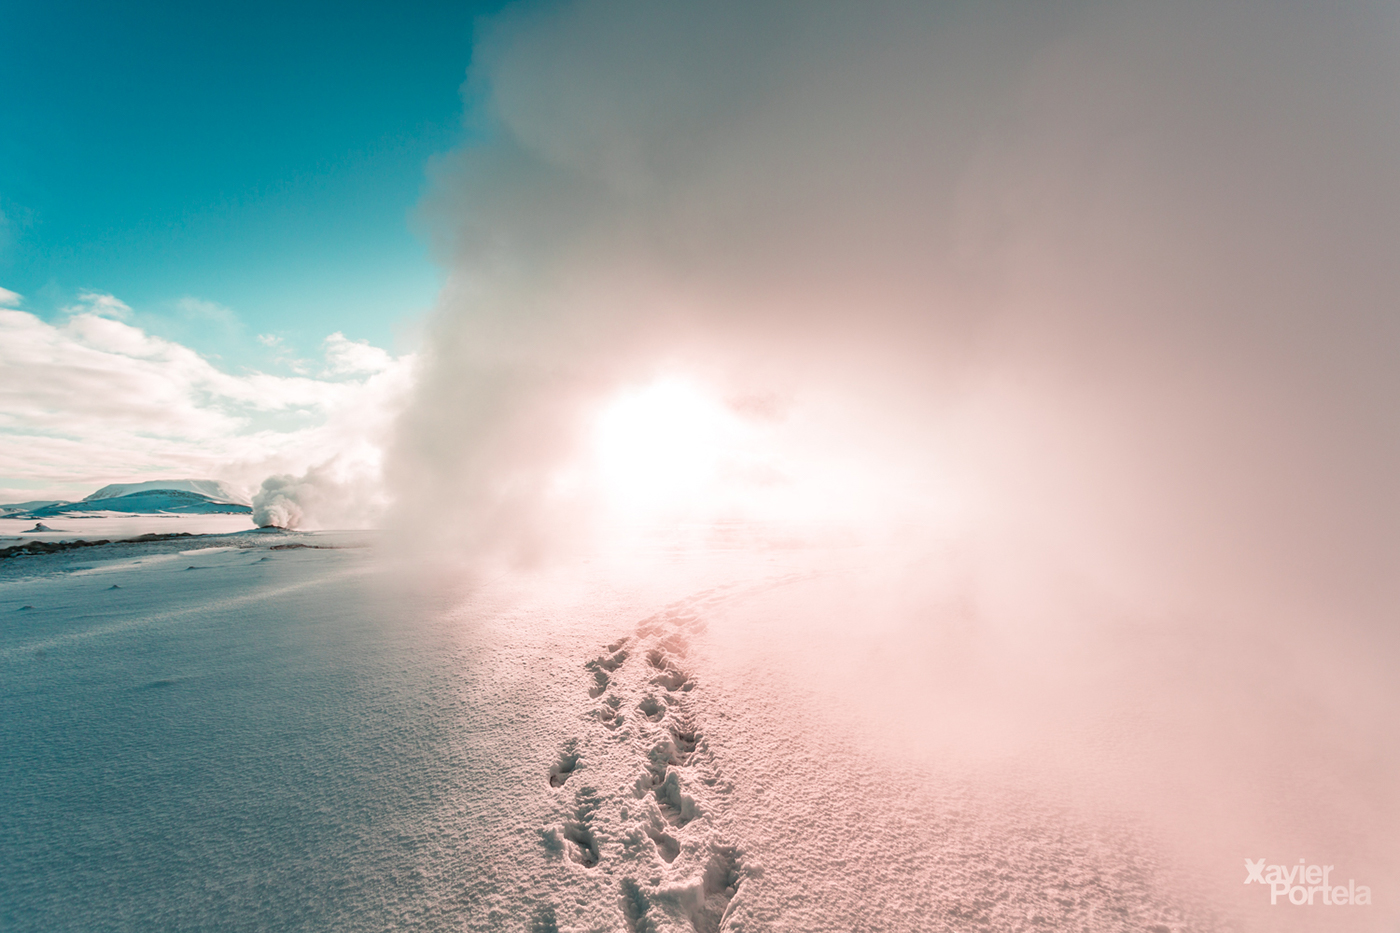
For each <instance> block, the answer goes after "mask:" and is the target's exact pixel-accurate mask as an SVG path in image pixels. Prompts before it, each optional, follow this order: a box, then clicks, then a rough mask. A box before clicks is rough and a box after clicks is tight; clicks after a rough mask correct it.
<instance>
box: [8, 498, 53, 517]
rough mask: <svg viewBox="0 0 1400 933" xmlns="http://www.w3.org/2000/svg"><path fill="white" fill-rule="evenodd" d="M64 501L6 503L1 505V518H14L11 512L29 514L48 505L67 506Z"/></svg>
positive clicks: (41, 500)
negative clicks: (32, 510)
mask: <svg viewBox="0 0 1400 933" xmlns="http://www.w3.org/2000/svg"><path fill="white" fill-rule="evenodd" d="M67 504H68V503H67V500H64V499H30V500H29V501H28V502H6V503H3V504H0V517H3V518H12V517H14V516H12V515H10V513H11V512H26V513H27V512H29V511H30V510H31V509H42V508H43V507H44V506H46V505H67Z"/></svg>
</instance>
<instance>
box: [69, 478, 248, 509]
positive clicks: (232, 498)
mask: <svg viewBox="0 0 1400 933" xmlns="http://www.w3.org/2000/svg"><path fill="white" fill-rule="evenodd" d="M158 490H167V491H176V490H178V491H183V492H193V493H197V494H199V495H201V496H204V497H205V498H206V499H212V500H214V501H215V502H232V503H236V504H238V505H251V504H252V503H251V502H250V501H249V500H248V499H247V497H245V496H240V495H239V494H238V493H236V492H234V491H233V490H232V489H230V488H229V487H228V486H226V485H224V484H223V483H221V482H219V481H218V480H215V479H153V480H147V481H146V482H144V483H110V484H109V485H106V486H103V487H102V488H101V489H99V490H97V492H94V493H92V494H91V495H89V496H84V497H83V501H84V502H91V501H93V500H95V499H116V498H120V497H125V496H129V495H131V494H133V493H138V492H149V491H158Z"/></svg>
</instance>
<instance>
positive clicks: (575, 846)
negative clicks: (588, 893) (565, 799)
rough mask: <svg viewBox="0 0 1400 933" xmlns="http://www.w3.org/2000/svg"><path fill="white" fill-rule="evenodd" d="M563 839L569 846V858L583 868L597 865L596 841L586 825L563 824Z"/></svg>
mask: <svg viewBox="0 0 1400 933" xmlns="http://www.w3.org/2000/svg"><path fill="white" fill-rule="evenodd" d="M564 839H565V841H567V842H568V843H569V844H570V846H569V849H568V853H569V858H571V859H573V860H574V861H575V862H578V863H579V864H580V865H582V866H583V867H584V868H592V867H593V866H594V865H597V864H598V858H599V856H598V840H597V838H596V837H594V835H593V831H592V830H591V829H589V828H588V825H587V824H586V823H572V822H570V823H565V824H564Z"/></svg>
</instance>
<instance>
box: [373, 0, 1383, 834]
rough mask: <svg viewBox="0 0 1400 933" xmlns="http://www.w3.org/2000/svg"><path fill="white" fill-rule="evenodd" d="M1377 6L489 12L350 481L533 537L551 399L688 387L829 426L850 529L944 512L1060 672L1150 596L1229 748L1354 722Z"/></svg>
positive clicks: (1370, 540)
mask: <svg viewBox="0 0 1400 933" xmlns="http://www.w3.org/2000/svg"><path fill="white" fill-rule="evenodd" d="M1396 25H1397V22H1396V17H1395V14H1394V12H1393V11H1392V10H1390V9H1389V8H1386V7H1383V6H1379V5H1370V4H1364V3H1355V4H1351V3H1348V4H1341V5H1336V4H1327V5H1323V4H1307V3H1283V4H1279V3H1262V2H1261V3H1254V2H1239V3H1192V2H1188V3H1179V4H1149V3H1126V4H1101V3H1094V2H1066V3H1050V4H1018V3H1010V2H1006V3H999V2H992V3H975V4H974V3H966V4H958V3H951V4H937V5H935V4H927V3H901V2H880V3H875V4H862V5H848V4H835V3H830V4H828V3H804V4H787V3H762V2H759V3H750V2H746V3H722V2H721V3H710V4H701V5H681V4H674V5H673V4H652V3H640V2H636V3H632V2H578V3H568V4H561V5H557V6H549V7H541V8H535V7H531V8H529V9H528V10H524V11H521V12H515V13H507V14H505V15H504V16H502V17H501V18H500V19H499V20H497V21H496V22H495V23H494V24H493V25H492V26H491V28H489V29H488V30H487V31H486V32H485V33H484V38H483V39H482V42H481V45H480V48H479V50H478V57H477V61H478V64H477V66H476V67H475V70H474V71H473V73H472V76H471V80H470V82H469V89H470V91H471V92H472V95H473V96H474V97H475V98H476V99H480V100H484V101H485V111H486V114H485V116H484V118H483V119H484V120H485V122H486V124H487V128H488V130H489V134H488V135H489V138H490V141H489V142H486V143H482V144H479V145H475V146H472V147H470V148H466V149H464V150H462V151H459V152H457V153H455V154H453V155H452V156H451V157H449V158H447V159H445V160H444V161H443V162H442V163H441V164H440V165H439V166H438V169H437V176H436V183H435V188H434V193H433V194H432V196H431V197H430V198H429V200H428V201H427V202H426V204H425V206H424V212H425V215H426V217H427V219H428V221H429V223H430V225H431V226H432V227H433V229H434V230H435V231H436V236H437V240H436V248H437V250H438V252H439V255H440V256H441V259H442V261H443V262H444V263H445V264H446V265H447V267H448V268H449V270H450V279H449V284H448V286H447V288H446V289H445V291H444V293H443V296H442V299H441V307H440V309H439V313H438V315H437V318H436V322H435V326H434V330H433V333H432V337H431V341H430V350H429V353H428V359H427V365H426V368H425V373H424V376H423V378H422V380H421V382H420V384H419V389H418V395H417V398H416V401H415V403H414V405H413V407H412V408H411V410H410V411H409V414H408V416H407V417H406V418H405V419H404V421H403V422H402V430H401V436H400V443H399V445H398V447H397V450H396V452H395V455H394V459H393V463H392V466H391V475H392V477H393V480H394V482H395V488H396V492H397V494H398V496H399V497H400V500H401V502H402V503H403V504H404V512H405V514H406V515H408V516H409V517H411V518H417V517H420V516H426V515H428V514H430V513H432V514H441V512H442V510H444V509H445V510H446V511H447V512H448V514H450V515H451V517H452V520H451V521H449V522H446V523H443V524H445V525H446V526H447V527H450V528H452V529H454V531H455V533H456V534H458V535H459V536H460V537H459V540H458V541H457V542H456V543H457V544H459V545H463V546H466V547H468V548H472V549H476V550H478V551H479V550H480V549H495V548H500V547H506V548H508V549H514V550H516V551H519V552H524V553H535V552H537V551H538V550H539V549H540V548H542V547H546V546H548V545H549V544H551V543H556V542H558V541H559V540H560V539H561V538H564V537H567V536H569V535H570V534H572V533H573V530H574V529H576V528H577V527H580V524H581V522H582V519H583V517H584V516H585V513H586V512H587V507H586V504H581V501H582V500H579V499H571V498H569V496H568V495H567V494H565V493H562V492H560V491H559V490H560V489H561V486H560V483H559V479H558V478H559V476H560V471H561V469H563V468H564V467H565V466H566V465H567V464H568V463H570V462H571V460H573V459H574V458H576V457H577V456H578V455H579V451H580V449H581V448H582V446H583V445H584V444H585V443H586V440H587V431H588V423H589V422H588V415H589V413H590V412H593V411H595V410H596V409H597V408H598V406H600V405H602V404H604V403H605V402H606V400H607V399H608V398H609V397H611V396H612V395H613V394H614V393H616V392H617V391H618V390H619V389H620V388H622V387H625V386H629V385H637V384H644V383H646V382H647V381H648V380H650V379H653V378H655V377H656V376H657V374H659V373H665V372H674V371H683V372H688V373H693V374H698V377H699V378H701V379H702V380H704V381H705V382H706V384H707V385H711V386H713V387H715V389H716V392H717V394H718V395H719V396H721V397H725V398H770V399H776V400H778V403H777V405H776V409H775V410H780V411H787V412H795V413H796V414H794V415H792V416H791V417H792V418H795V419H798V420H800V421H801V422H802V424H803V425H804V427H803V428H802V431H794V437H791V438H789V446H788V448H787V455H788V460H787V461H786V462H788V463H789V464H795V467H794V469H797V470H799V471H800V470H802V469H812V468H814V465H815V464H818V463H820V462H821V461H822V460H823V458H835V457H838V456H847V455H851V452H852V451H857V452H864V455H865V466H866V467H867V468H868V470H869V472H868V473H867V477H868V482H869V483H870V484H872V485H874V486H878V487H879V488H880V489H881V490H882V491H883V493H884V494H886V495H885V502H884V505H882V506H881V507H880V508H881V509H883V510H884V511H880V510H879V509H876V510H874V511H872V512H871V513H870V516H869V517H870V518H871V519H872V521H879V522H890V523H892V522H894V521H895V519H897V518H905V517H908V516H909V515H923V516H925V517H929V518H930V520H933V519H934V518H937V519H938V520H940V521H943V520H945V519H946V520H947V522H950V523H951V524H945V525H943V526H941V527H942V531H943V532H949V533H951V534H953V536H954V537H957V536H961V539H962V540H964V541H966V542H970V543H969V544H968V547H969V548H970V549H971V552H972V553H975V554H976V557H975V558H973V559H972V563H973V565H974V566H975V568H976V569H975V570H974V571H972V572H971V573H970V575H969V579H970V580H972V581H973V582H971V583H968V584H967V586H968V587H969V588H970V592H971V594H972V596H971V598H973V599H974V601H976V602H977V604H978V605H979V607H980V608H979V612H980V613H981V614H982V615H983V617H984V618H986V619H1000V620H1003V623H1004V624H1006V625H1008V626H1011V625H1012V623H1010V622H1006V621H1005V620H1009V619H1015V620H1018V621H1016V622H1015V623H1014V627H1015V631H1016V632H1017V633H1018V641H1017V643H1018V644H1021V645H1023V646H1025V645H1029V644H1036V645H1038V646H1042V647H1046V648H1047V649H1053V650H1055V651H1059V650H1060V649H1063V651H1064V657H1071V656H1073V657H1076V658H1077V661H1076V663H1082V664H1089V665H1091V666H1092V665H1093V664H1096V663H1101V662H1103V661H1104V654H1103V652H1102V650H1100V649H1101V645H1102V643H1101V642H1100V641H1098V639H1099V638H1100V636H1101V634H1102V630H1101V629H1098V628H1095V626H1099V625H1105V626H1106V625H1110V622H1109V621H1106V620H1116V621H1113V622H1112V623H1111V624H1112V625H1117V624H1119V621H1121V620H1124V619H1132V620H1135V621H1134V624H1138V623H1141V625H1142V626H1146V628H1145V629H1144V628H1138V629H1134V631H1135V632H1138V633H1139V634H1135V635H1132V636H1131V637H1132V638H1139V637H1140V633H1141V632H1143V631H1146V630H1155V629H1153V627H1154V626H1158V625H1161V626H1165V628H1166V630H1169V631H1171V632H1174V633H1175V634H1174V635H1173V636H1172V637H1173V638H1176V639H1179V641H1177V642H1176V644H1178V646H1180V645H1183V644H1187V643H1192V639H1196V640H1197V642H1198V643H1199V651H1198V652H1194V653H1193V652H1192V651H1184V650H1183V654H1182V658H1184V659H1185V660H1183V661H1182V662H1181V663H1182V664H1184V665H1187V667H1188V668H1189V671H1188V673H1187V674H1186V675H1185V676H1188V677H1190V678H1198V677H1206V676H1207V675H1206V674H1204V673H1203V672H1202V670H1203V669H1202V668H1200V667H1198V666H1197V665H1200V664H1203V663H1204V662H1203V661H1202V660H1201V659H1202V658H1203V657H1204V656H1205V655H1207V654H1212V653H1214V654H1213V656H1215V657H1219V658H1222V659H1223V661H1222V662H1221V670H1220V671H1218V672H1217V675H1218V676H1219V677H1220V678H1223V680H1224V681H1225V682H1231V680H1230V679H1231V678H1232V677H1235V678H1244V679H1248V678H1255V677H1262V678H1263V683H1264V688H1263V695H1262V696H1261V698H1259V699H1258V700H1257V701H1256V700H1248V699H1245V700H1243V701H1242V702H1243V703H1244V708H1247V709H1248V710H1250V712H1248V713H1245V714H1242V715H1245V716H1246V717H1247V718H1248V720H1249V722H1250V723H1252V724H1253V726H1257V727H1258V729H1259V730H1261V731H1260V732H1258V733H1255V734H1256V735H1269V736H1277V735H1278V733H1277V732H1276V731H1275V730H1276V729H1277V728H1278V726H1277V724H1275V723H1272V721H1270V720H1268V718H1267V714H1266V713H1265V711H1264V707H1263V706H1256V705H1255V703H1256V702H1257V703H1259V704H1264V703H1267V701H1268V698H1272V699H1274V700H1279V701H1280V702H1281V703H1282V705H1281V706H1280V707H1279V708H1288V709H1294V710H1298V709H1303V708H1310V709H1314V710H1315V711H1317V715H1318V716H1320V717H1322V719H1324V720H1327V721H1330V722H1340V721H1345V722H1346V723H1347V725H1346V726H1345V729H1346V730H1355V735H1358V736H1359V735H1362V734H1370V735H1379V734H1390V733H1389V732H1388V728H1389V727H1387V726H1386V725H1385V722H1386V721H1387V720H1386V717H1387V716H1389V715H1392V714H1393V712H1394V710H1395V709H1396V703H1397V700H1396V697H1395V695H1394V691H1393V689H1391V688H1386V687H1383V686H1382V685H1381V684H1382V680H1381V679H1380V674H1379V672H1378V668H1377V667H1376V666H1375V665H1376V664H1377V663H1380V662H1379V661H1376V660H1375V659H1379V658H1385V659H1394V657H1395V649H1396V644H1395V642H1396V635H1395V631H1394V628H1393V625H1392V624H1391V621H1390V620H1393V617H1394V612H1395V609H1396V607H1397V605H1400V599H1397V597H1398V596H1400V592H1397V589H1398V588H1400V572H1397V570H1400V567H1398V566H1397V563H1396V555H1397V538H1396V535H1397V532H1396V529H1397V528H1400V495H1397V491H1396V490H1397V487H1396V485H1395V482H1394V477H1395V476H1396V475H1397V474H1400V432H1397V430H1396V425H1397V424H1400V417H1397V416H1398V415H1400V411H1397V405H1400V401H1398V400H1400V315H1398V314H1396V312H1395V307H1396V297H1397V295H1398V294H1400V264H1397V263H1395V262H1394V261H1393V256H1392V253H1393V244H1394V243H1395V242H1396V235H1397V232H1400V180H1397V179H1398V178H1400V176H1396V174H1395V172H1394V166H1395V165H1397V164H1400V139H1397V132H1400V121H1397V120H1396V119H1395V112H1396V106H1397V103H1400V100H1397V92H1396V90H1395V89H1396V88H1397V87H1400V81H1397V79H1400V59H1397V57H1396V56H1395V55H1394V54H1393V49H1394V48H1395V42H1396V39H1397V38H1400V37H1397V34H1396ZM780 420H781V419H780ZM803 432H805V433H803ZM794 438H795V439H794ZM835 492H836V494H839V492H840V489H839V488H837V489H836V490H835ZM931 502H950V503H952V506H950V507H949V508H948V509H944V510H942V511H940V508H941V507H940V508H934V507H933V506H930V505H929V503H931ZM949 516H955V518H949ZM1089 629H1092V630H1093V631H1094V632H1096V633H1097V634H1092V635H1086V634H1083V633H1084V631H1085V630H1089ZM1048 633H1053V636H1052V635H1051V634H1048ZM1183 633H1185V634H1183ZM1143 637H1145V636H1143ZM1081 639H1082V640H1081ZM1071 644H1075V645H1079V646H1080V648H1083V653H1082V654H1078V653H1077V652H1079V648H1074V649H1070V648H1067V647H1065V646H1066V645H1071ZM1056 645H1058V646H1059V648H1054V646H1056ZM1256 646H1257V647H1258V650H1259V651H1260V652H1263V653H1264V654H1267V655H1268V656H1269V657H1271V658H1274V659H1276V661H1277V663H1279V664H1283V665H1297V667H1295V668H1293V669H1295V670H1297V671H1299V673H1298V675H1297V676H1296V677H1289V678H1284V677H1280V678H1277V679H1270V678H1269V677H1268V676H1267V675H1265V674H1261V673H1260V667H1259V664H1260V663H1262V662H1260V661H1259V660H1258V658H1259V657H1261V656H1262V655H1258V656H1256V655H1254V654H1252V653H1251V652H1253V651H1255V648H1256ZM1134 650H1138V649H1134ZM1141 650H1142V651H1143V652H1144V654H1150V652H1149V651H1148V650H1147V649H1146V648H1141ZM1053 657H1054V658H1060V659H1063V658H1062V657H1061V655H1059V654H1055V655H1053ZM1244 679H1237V680H1236V681H1234V683H1236V684H1240V683H1244V682H1245V680H1244ZM1153 682H1154V683H1157V682H1156V681H1153ZM1250 682H1254V681H1252V680H1251V681H1250ZM1169 683H1170V678H1169V677H1166V676H1165V673H1164V677H1163V680H1162V682H1161V683H1160V684H1158V686H1159V687H1160V688H1161V689H1163V690H1165V691H1166V693H1165V694H1164V695H1165V696H1166V697H1168V699H1169V700H1170V699H1171V698H1175V699H1176V700H1182V702H1185V701H1184V700H1183V698H1182V696H1180V695H1178V694H1176V693H1174V692H1173V691H1174V689H1175V688H1172V687H1170V686H1166V684H1169ZM1065 687H1066V684H1064V683H1059V684H1057V685H1055V689H1058V688H1065ZM1123 689H1125V690H1137V689H1140V688H1139V687H1124V688H1123ZM1143 689H1145V688H1143ZM1203 689H1204V688H1203ZM1211 689H1214V688H1211ZM1222 689H1224V688H1222ZM1235 690H1236V687H1230V688H1229V690H1228V691H1227V692H1228V693H1229V695H1230V696H1234V695H1235V693H1234V691H1235ZM1211 695H1212V696H1215V697H1216V698H1217V700H1218V698H1219V697H1220V696H1221V695H1222V694H1219V693H1216V694H1211ZM1095 696H1097V697H1098V700H1100V701H1106V700H1107V699H1111V698H1105V697H1104V696H1101V695H1097V694H1096V695H1095ZM1114 696H1115V697H1117V698H1119V699H1121V698H1122V697H1121V695H1118V694H1115V695H1114ZM1139 699H1141V697H1139ZM1220 702H1224V701H1220ZM1309 704H1312V706H1309ZM1329 717H1330V718H1329ZM1253 726H1252V727H1253ZM1347 734H1348V735H1352V734H1353V733H1352V732H1350V731H1349V732H1348V733H1347ZM1308 735H1309V736H1310V737H1311V738H1310V739H1309V740H1308V741H1313V742H1314V744H1313V745H1311V746H1310V747H1312V748H1313V749H1314V750H1315V751H1317V750H1319V749H1324V748H1325V749H1328V750H1329V751H1328V752H1327V753H1328V754H1337V755H1340V756H1341V757H1342V758H1347V756H1353V758H1349V759H1348V760H1359V759H1355V756H1362V757H1364V753H1363V752H1362V751H1361V750H1360V749H1361V745H1360V744H1359V743H1360V740H1359V739H1357V740H1356V741H1355V742H1353V741H1351V740H1349V739H1344V738H1339V737H1338V735H1336V734H1334V735H1333V736H1332V738H1331V739H1325V738H1324V737H1323V732H1322V730H1321V729H1320V728H1319V730H1318V731H1316V732H1312V731H1310V732H1309V733H1308ZM1333 739H1335V740H1336V741H1335V743H1334V744H1329V743H1333ZM1202 741H1205V740H1204V739H1203V740H1202ZM1210 741H1215V739H1213V738H1212V739H1211V740H1210ZM1222 741H1223V740H1222ZM1304 744H1305V745H1306V744H1308V742H1307V741H1305V742H1304ZM1386 747H1387V748H1392V747H1393V746H1392V745H1387V746H1386ZM1159 751H1161V750H1159ZM1163 754H1168V753H1167V752H1163ZM1200 754H1204V753H1200ZM1260 754H1261V755H1263V756H1264V757H1265V758H1268V759H1269V761H1270V762H1271V765H1270V766H1277V767H1279V768H1284V769H1286V768H1288V767H1290V766H1291V765H1290V762H1292V763H1294V764H1296V758H1295V757H1293V756H1294V755H1296V754H1298V753H1297V752H1296V751H1293V752H1289V753H1287V754H1285V753H1283V752H1278V753H1277V756H1276V757H1270V756H1271V755H1273V754H1274V753H1272V752H1261V753H1260ZM1386 754H1389V753H1386ZM1192 760H1193V761H1196V762H1200V761H1201V760H1202V759H1199V758H1193V759H1192ZM1221 760H1224V759H1221ZM1385 761H1386V764H1385V765H1383V766H1378V767H1380V771H1379V772H1377V773H1378V774H1382V773H1383V774H1393V773H1394V772H1393V767H1394V757H1393V756H1391V757H1388V758H1386V759H1385ZM1319 779H1320V778H1319ZM1367 786H1368V787H1370V788H1371V790H1368V791H1366V792H1365V793H1373V792H1374V793H1373V797H1371V798H1368V799H1371V800H1372V801H1373V803H1374V804H1375V807H1376V808H1378V811H1379V812H1382V813H1384V814H1385V819H1393V818H1394V816H1395V813H1396V809H1395V800H1394V797H1393V795H1392V794H1389V792H1385V793H1381V792H1380V791H1376V790H1375V788H1376V786H1377V785H1371V784H1368V785H1367ZM1280 793H1283V792H1282V791H1280ZM1290 793H1291V791H1290ZM1290 799H1291V798H1290ZM1359 799H1360V798H1353V799H1352V800H1351V802H1350V803H1349V804H1347V806H1350V805H1351V804H1356V805H1357V806H1360V804H1359V802H1358V801H1359ZM1300 806H1301V805H1300ZM1339 806H1340V804H1339ZM1353 815H1354V814H1353ZM1393 855H1394V852H1389V853H1388V854H1387V856H1386V857H1387V858H1389V857H1392V856H1393Z"/></svg>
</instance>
